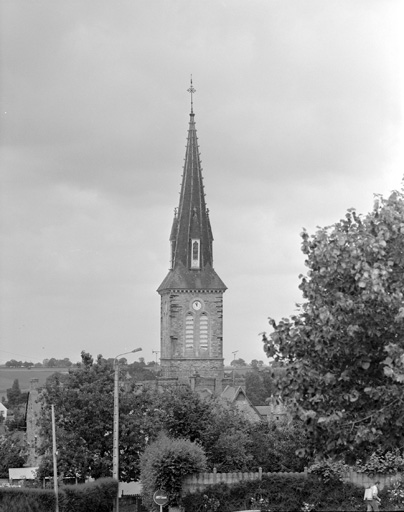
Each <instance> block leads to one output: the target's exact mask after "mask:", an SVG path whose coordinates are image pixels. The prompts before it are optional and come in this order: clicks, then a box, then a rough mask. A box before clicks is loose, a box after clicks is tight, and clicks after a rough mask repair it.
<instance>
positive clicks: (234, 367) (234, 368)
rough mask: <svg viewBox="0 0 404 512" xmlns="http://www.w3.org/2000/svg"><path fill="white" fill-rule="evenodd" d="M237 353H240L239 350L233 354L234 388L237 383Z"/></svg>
mask: <svg viewBox="0 0 404 512" xmlns="http://www.w3.org/2000/svg"><path fill="white" fill-rule="evenodd" d="M237 352H238V350H235V351H234V352H232V354H233V387H234V386H235V382H236V365H235V364H234V361H235V360H236V354H237Z"/></svg>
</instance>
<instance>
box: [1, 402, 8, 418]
mask: <svg viewBox="0 0 404 512" xmlns="http://www.w3.org/2000/svg"><path fill="white" fill-rule="evenodd" d="M0 417H1V418H3V421H6V419H7V407H6V406H5V405H4V404H2V403H1V402H0Z"/></svg>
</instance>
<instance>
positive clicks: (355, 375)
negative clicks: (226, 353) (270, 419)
mask: <svg viewBox="0 0 404 512" xmlns="http://www.w3.org/2000/svg"><path fill="white" fill-rule="evenodd" d="M302 251H303V253H304V254H305V255H306V258H307V259H306V265H307V266H308V268H309V270H308V273H307V276H300V279H301V284H300V286H299V288H300V289H301V290H302V292H303V297H304V299H305V302H304V303H303V304H301V305H299V311H298V313H297V314H296V315H294V316H292V317H290V318H283V319H282V320H281V321H280V322H278V323H276V322H275V321H274V320H273V319H270V323H271V326H272V327H273V329H274V331H273V332H272V333H271V334H270V335H269V336H266V335H264V340H263V341H264V349H265V351H266V353H267V355H268V356H269V357H274V358H275V360H276V361H279V362H280V363H281V364H282V365H283V367H284V368H285V375H284V376H280V378H279V379H278V386H279V389H280V391H281V393H282V395H283V397H285V398H286V399H288V402H289V406H290V407H291V408H292V409H293V411H294V413H295V415H296V416H297V417H300V418H302V419H303V420H304V421H305V423H306V426H307V428H308V430H309V431H310V432H311V433H312V435H313V437H312V439H313V447H314V448H315V449H316V450H317V451H323V452H324V453H328V454H338V453H345V454H347V453H351V454H353V455H354V456H356V455H359V456H362V455H363V454H368V453H370V452H372V451H374V450H375V449H376V448H382V449H385V450H388V449H392V448H395V447H397V446H403V444H404V393H403V392H404V355H403V354H404V301H403V297H404V295H403V290H404V195H403V192H401V193H400V192H393V193H392V194H391V195H390V197H388V198H387V199H385V198H382V197H380V196H377V198H376V201H375V204H374V208H373V210H372V211H371V212H370V213H368V214H367V215H365V216H361V215H357V214H356V212H355V210H353V209H351V210H348V212H347V214H346V215H345V218H344V219H342V220H340V221H339V222H337V223H336V224H334V225H333V226H330V227H326V228H319V229H318V231H317V232H316V233H315V234H314V235H312V236H309V235H308V233H307V232H306V231H303V233H302Z"/></svg>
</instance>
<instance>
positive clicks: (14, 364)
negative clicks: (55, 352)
mask: <svg viewBox="0 0 404 512" xmlns="http://www.w3.org/2000/svg"><path fill="white" fill-rule="evenodd" d="M108 360H109V359H108ZM111 361H113V359H111ZM139 361H140V362H139V363H132V365H130V366H138V365H140V366H142V367H144V366H148V367H153V366H157V364H156V363H155V362H154V361H151V362H149V363H145V361H144V359H143V358H142V357H141V358H139ZM119 362H120V363H123V364H127V360H126V359H125V358H124V357H123V358H121V359H120V360H119ZM80 365H81V363H72V362H71V361H70V359H69V358H68V357H65V358H64V359H56V358H55V357H52V358H50V359H44V360H43V361H42V363H39V362H38V363H33V362H32V361H17V360H16V359H10V361H7V362H6V364H5V366H6V367H7V368H70V367H71V366H80Z"/></svg>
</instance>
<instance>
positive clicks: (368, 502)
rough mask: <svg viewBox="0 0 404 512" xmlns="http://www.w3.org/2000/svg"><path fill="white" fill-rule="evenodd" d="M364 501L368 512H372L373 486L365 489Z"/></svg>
mask: <svg viewBox="0 0 404 512" xmlns="http://www.w3.org/2000/svg"><path fill="white" fill-rule="evenodd" d="M363 500H364V502H365V504H366V512H372V510H373V507H372V501H373V494H372V486H369V487H366V489H365V495H364V496H363Z"/></svg>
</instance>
